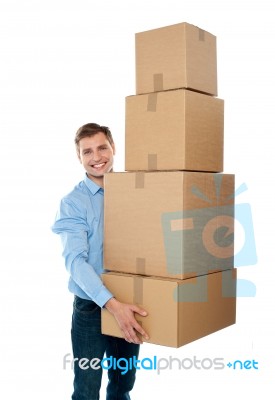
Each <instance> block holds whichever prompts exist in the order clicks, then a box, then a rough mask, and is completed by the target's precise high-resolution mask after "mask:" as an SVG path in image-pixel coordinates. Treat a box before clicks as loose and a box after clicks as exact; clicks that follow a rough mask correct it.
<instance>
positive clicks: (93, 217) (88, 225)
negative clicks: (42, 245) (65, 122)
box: [52, 123, 148, 400]
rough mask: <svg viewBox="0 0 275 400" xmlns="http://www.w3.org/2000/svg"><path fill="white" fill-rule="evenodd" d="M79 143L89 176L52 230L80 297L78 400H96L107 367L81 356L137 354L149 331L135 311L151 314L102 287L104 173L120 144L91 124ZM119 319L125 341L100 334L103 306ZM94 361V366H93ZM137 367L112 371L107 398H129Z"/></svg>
mask: <svg viewBox="0 0 275 400" xmlns="http://www.w3.org/2000/svg"><path fill="white" fill-rule="evenodd" d="M75 145H76V151H77V156H78V158H79V161H80V162H81V164H82V165H83V167H84V169H85V171H86V174H85V178H84V180H83V181H81V182H80V183H79V184H78V185H77V186H76V187H75V188H74V189H73V190H72V192H70V193H69V194H68V195H66V196H65V197H64V198H63V199H62V200H61V203H60V207H59V211H58V213H57V216H56V220H55V223H54V225H53V227H52V230H53V232H55V233H57V234H59V235H60V236H61V240H62V244H63V256H64V259H65V265H66V268H67V270H68V272H69V274H70V277H69V290H70V291H71V292H72V293H73V294H74V295H75V296H74V304H73V315H72V330H71V339H72V348H73V355H74V360H75V361H74V392H73V395H72V399H73V400H97V399H99V391H100V386H101V379H102V368H87V366H86V365H87V364H86V365H85V368H83V365H82V364H81V362H79V360H83V359H88V360H89V361H91V360H92V359H95V358H97V359H100V360H102V359H103V358H104V354H105V352H106V356H107V357H110V356H112V357H113V358H116V359H120V358H126V359H130V358H131V357H134V356H136V357H138V353H139V348H140V344H141V343H142V341H141V340H140V338H139V336H138V335H137V333H139V334H140V335H141V336H143V337H144V338H145V339H148V335H147V333H146V332H145V331H144V330H143V329H142V327H141V326H140V325H139V324H138V322H137V321H136V319H135V316H134V314H135V313H138V314H140V315H142V316H146V312H145V311H144V310H142V309H141V308H139V307H138V306H136V305H133V304H125V303H121V302H119V301H118V300H117V299H115V298H114V296H113V295H112V293H110V291H109V290H108V289H107V288H106V287H105V286H104V285H103V283H102V281H101V278H100V275H101V274H102V273H103V272H104V269H103V200H104V174H105V173H108V172H111V171H113V159H114V155H115V145H114V141H113V138H112V134H111V132H110V130H109V128H107V127H105V126H100V125H98V124H95V123H88V124H86V125H83V126H82V127H81V128H79V129H78V131H77V132H76V136H75ZM102 307H105V308H106V309H107V310H108V311H109V312H111V313H112V314H113V315H114V317H115V318H116V320H117V322H118V324H119V326H120V328H121V330H122V332H123V336H124V338H125V340H124V339H119V338H115V337H111V336H106V335H103V334H102V333H101V308H102ZM88 365H89V364H88ZM135 372H136V371H135V369H132V370H129V371H128V372H127V373H126V374H125V375H123V374H121V371H120V370H119V369H114V368H113V369H112V368H111V369H109V370H108V378H109V381H108V386H107V400H114V399H117V400H118V399H120V400H124V399H125V400H126V399H130V395H129V392H130V391H131V389H132V388H133V386H134V382H135Z"/></svg>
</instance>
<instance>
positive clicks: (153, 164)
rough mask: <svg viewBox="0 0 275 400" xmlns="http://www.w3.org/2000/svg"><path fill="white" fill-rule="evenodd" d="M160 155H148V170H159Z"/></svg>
mask: <svg viewBox="0 0 275 400" xmlns="http://www.w3.org/2000/svg"><path fill="white" fill-rule="evenodd" d="M157 167H158V155H157V154H148V169H150V170H156V169H158V168H157Z"/></svg>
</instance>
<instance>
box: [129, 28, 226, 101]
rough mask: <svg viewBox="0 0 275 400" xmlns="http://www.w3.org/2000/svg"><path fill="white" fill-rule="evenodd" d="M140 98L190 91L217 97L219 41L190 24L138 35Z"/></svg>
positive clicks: (137, 60)
mask: <svg viewBox="0 0 275 400" xmlns="http://www.w3.org/2000/svg"><path fill="white" fill-rule="evenodd" d="M135 47H136V94H142V93H151V92H157V91H163V90H170V89H178V88H189V89H193V90H196V91H199V92H204V93H207V94H210V95H213V96H217V94H218V89H217V51H216V37H215V36H214V35H212V34H211V33H209V32H206V31H205V30H203V29H200V28H198V27H197V26H194V25H191V24H188V23H186V22H183V23H180V24H175V25H171V26H166V27H162V28H158V29H152V30H149V31H146V32H139V33H136V35H135Z"/></svg>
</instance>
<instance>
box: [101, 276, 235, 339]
mask: <svg viewBox="0 0 275 400" xmlns="http://www.w3.org/2000/svg"><path fill="white" fill-rule="evenodd" d="M102 278H103V282H104V284H105V285H106V286H107V288H108V289H109V290H110V291H111V292H112V293H113V294H114V295H115V297H116V298H117V299H118V300H119V301H121V302H124V303H135V304H138V305H140V306H141V307H142V308H144V309H145V310H146V311H147V312H148V316H147V317H141V316H138V315H136V318H137V320H138V321H139V323H141V324H142V327H143V328H144V330H145V331H146V332H147V333H148V335H149V336H150V338H149V340H148V343H154V344H158V345H163V346H169V347H180V346H183V345H185V344H187V343H190V342H192V341H194V340H197V339H200V338H202V337H204V336H206V335H209V334H211V333H214V332H216V331H219V330H220V329H223V328H225V327H228V326H230V325H233V324H235V322H236V269H232V270H227V271H223V272H215V273H212V274H207V275H203V276H200V277H197V278H190V279H183V280H172V279H170V280H169V279H160V278H153V277H142V276H138V275H122V274H116V273H108V274H104V275H103V276H102ZM101 321H102V322H101V324H102V325H101V327H102V333H104V334H106V335H111V336H116V337H123V336H122V333H121V331H120V328H119V327H118V324H117V322H116V320H115V318H114V317H113V315H112V314H110V313H109V312H108V311H107V310H105V309H102V319H101Z"/></svg>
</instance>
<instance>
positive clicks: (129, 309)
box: [105, 297, 149, 344]
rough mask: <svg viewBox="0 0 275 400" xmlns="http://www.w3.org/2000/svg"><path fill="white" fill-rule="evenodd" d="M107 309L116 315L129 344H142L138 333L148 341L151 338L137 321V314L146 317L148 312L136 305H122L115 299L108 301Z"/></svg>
mask: <svg viewBox="0 0 275 400" xmlns="http://www.w3.org/2000/svg"><path fill="white" fill-rule="evenodd" d="M105 308H106V309H107V310H108V311H109V312H110V313H111V314H113V315H114V317H115V319H116V321H117V323H118V325H119V327H120V329H121V331H122V332H123V335H124V338H125V340H126V341H127V342H129V343H135V344H141V343H142V340H141V339H140V338H139V337H138V336H137V332H138V333H140V334H141V336H143V337H144V339H146V340H148V339H149V336H148V334H147V333H146V332H145V331H144V329H143V328H142V327H141V326H140V325H139V323H138V322H137V320H136V319H135V313H137V314H139V315H141V316H143V317H146V315H147V312H146V311H145V310H142V309H141V308H140V307H138V306H136V305H134V304H126V303H121V302H120V301H118V300H116V299H115V298H114V297H113V298H111V299H110V300H108V301H107V303H106V304H105Z"/></svg>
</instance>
